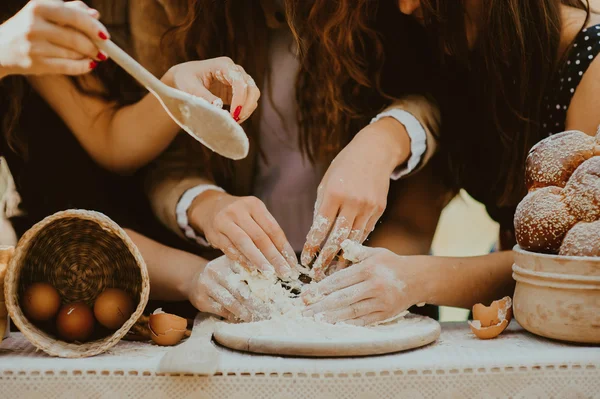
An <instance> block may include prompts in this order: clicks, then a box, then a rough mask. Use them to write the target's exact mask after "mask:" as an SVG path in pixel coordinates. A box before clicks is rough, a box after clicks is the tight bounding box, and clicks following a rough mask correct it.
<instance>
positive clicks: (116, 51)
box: [96, 40, 164, 93]
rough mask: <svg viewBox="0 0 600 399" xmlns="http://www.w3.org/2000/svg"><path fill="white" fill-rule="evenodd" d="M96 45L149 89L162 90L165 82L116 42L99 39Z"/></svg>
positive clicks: (153, 90) (155, 91)
mask: <svg viewBox="0 0 600 399" xmlns="http://www.w3.org/2000/svg"><path fill="white" fill-rule="evenodd" d="M96 45H97V46H98V48H99V49H100V50H102V51H104V52H105V53H106V54H108V56H109V57H110V58H112V59H113V60H114V61H115V62H116V63H117V64H118V65H119V66H121V68H123V69H124V70H126V71H127V72H128V73H129V74H130V75H131V76H133V77H134V78H135V79H136V80H137V81H138V82H140V83H141V84H142V85H144V86H145V87H146V88H147V89H148V90H150V91H152V92H154V93H157V92H161V89H162V88H163V87H164V83H162V82H161V81H160V80H159V79H157V78H156V76H154V75H152V74H151V73H150V72H149V71H148V70H147V69H146V68H144V67H143V66H141V65H140V64H139V63H138V62H137V61H136V60H134V59H133V58H132V57H131V56H130V55H129V54H127V53H126V52H125V51H123V50H122V49H121V48H120V47H119V46H117V45H116V44H115V43H114V42H112V41H110V40H103V41H97V42H96Z"/></svg>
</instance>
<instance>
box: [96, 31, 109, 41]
mask: <svg viewBox="0 0 600 399" xmlns="http://www.w3.org/2000/svg"><path fill="white" fill-rule="evenodd" d="M98 37H99V38H100V39H102V40H106V39H108V36H106V33H104V32H98Z"/></svg>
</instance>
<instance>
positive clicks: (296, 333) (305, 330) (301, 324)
mask: <svg viewBox="0 0 600 399" xmlns="http://www.w3.org/2000/svg"><path fill="white" fill-rule="evenodd" d="M343 247H344V256H345V257H346V258H347V259H349V260H351V261H356V260H358V259H360V258H362V257H363V256H364V254H363V253H361V251H364V250H365V249H364V247H362V246H361V245H358V244H354V243H349V242H348V241H346V242H344V245H343ZM213 262H231V261H230V260H229V259H227V258H226V257H224V256H223V257H221V258H219V259H216V260H215V261H213ZM232 269H234V270H236V272H237V274H235V275H234V276H232V277H229V278H228V280H229V283H230V284H232V285H233V286H234V287H235V285H236V284H247V286H248V288H249V289H250V292H252V294H253V295H254V296H256V297H257V298H259V299H260V300H261V301H263V302H264V303H266V304H267V306H268V307H269V310H268V313H269V315H268V316H267V318H268V319H267V320H260V318H261V317H258V318H259V320H258V321H253V322H250V323H243V324H229V323H219V324H220V326H219V328H220V329H226V330H238V329H243V330H244V331H245V332H246V333H247V334H250V335H252V336H262V337H269V336H272V337H286V338H289V339H292V340H302V341H307V342H310V341H323V340H330V339H335V340H336V341H344V340H356V339H366V340H369V339H374V338H384V337H383V336H382V335H386V334H387V335H390V338H392V337H397V336H398V334H399V330H401V329H402V326H404V325H406V326H408V325H413V324H415V323H418V322H419V320H421V319H414V318H410V317H409V318H405V316H406V315H407V314H408V312H402V313H400V314H398V315H396V316H394V317H392V318H390V319H387V320H384V321H382V322H379V323H377V324H374V325H371V326H365V327H362V326H354V325H351V324H345V323H337V324H330V323H327V322H325V321H323V320H322V319H321V318H320V315H318V314H317V315H315V316H312V317H305V316H303V315H302V311H303V310H304V309H305V305H304V303H303V301H302V299H301V298H298V297H296V298H294V297H293V296H292V295H291V294H290V292H289V291H288V289H286V288H285V287H284V286H283V285H282V282H281V281H278V280H277V279H276V277H274V276H272V277H269V278H266V277H265V276H263V275H261V274H260V273H257V272H249V271H247V270H246V269H244V268H242V267H241V266H238V265H234V266H233V267H232ZM306 287H307V286H305V288H306ZM269 317H270V318H269Z"/></svg>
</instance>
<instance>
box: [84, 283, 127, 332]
mask: <svg viewBox="0 0 600 399" xmlns="http://www.w3.org/2000/svg"><path fill="white" fill-rule="evenodd" d="M133 311H134V307H133V300H132V299H131V297H130V296H129V295H128V294H127V293H126V292H125V291H123V290H120V289H118V288H107V289H106V290H104V292H103V293H102V294H100V295H99V296H98V298H96V302H95V303H94V315H95V316H96V320H98V322H99V323H100V324H102V325H103V326H104V327H106V328H109V329H111V330H117V329H119V328H121V326H122V325H123V324H125V322H126V321H127V320H129V318H130V317H131V314H132V313H133Z"/></svg>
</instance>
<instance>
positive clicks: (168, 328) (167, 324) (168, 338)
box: [148, 313, 187, 346]
mask: <svg viewBox="0 0 600 399" xmlns="http://www.w3.org/2000/svg"><path fill="white" fill-rule="evenodd" d="M148 327H149V328H150V336H151V338H152V341H154V343H156V344H157V345H161V346H171V345H176V344H178V343H179V341H181V340H182V339H183V337H184V336H185V335H186V333H187V320H186V319H184V318H183V317H179V316H175V315H173V314H169V313H158V314H153V315H150V320H149V321H148Z"/></svg>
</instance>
